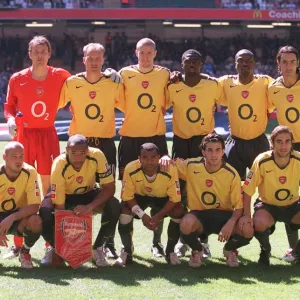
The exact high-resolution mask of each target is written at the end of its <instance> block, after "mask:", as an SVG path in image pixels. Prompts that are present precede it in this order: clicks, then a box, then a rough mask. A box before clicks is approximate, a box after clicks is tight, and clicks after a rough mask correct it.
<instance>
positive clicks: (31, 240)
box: [21, 227, 41, 253]
mask: <svg viewBox="0 0 300 300" xmlns="http://www.w3.org/2000/svg"><path fill="white" fill-rule="evenodd" d="M23 236H24V245H23V247H22V249H21V251H22V252H28V253H29V250H30V248H31V247H32V246H33V245H34V244H35V243H36V241H37V240H38V239H39V238H40V236H41V233H40V232H32V231H31V230H28V229H27V228H26V227H25V228H24V232H23Z"/></svg>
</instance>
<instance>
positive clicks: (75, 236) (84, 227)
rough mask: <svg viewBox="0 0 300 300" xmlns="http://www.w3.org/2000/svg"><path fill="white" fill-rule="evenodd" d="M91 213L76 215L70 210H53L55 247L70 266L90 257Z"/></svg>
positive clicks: (80, 263) (81, 262) (79, 263)
mask: <svg viewBox="0 0 300 300" xmlns="http://www.w3.org/2000/svg"><path fill="white" fill-rule="evenodd" d="M92 223H93V222H92V214H86V215H83V216H76V215H74V213H73V212H72V211H56V212H55V249H56V252H57V254H58V255H59V256H61V257H62V258H63V259H65V260H66V261H67V262H68V263H69V264H70V265H71V267H72V268H77V267H79V266H80V265H82V264H83V263H85V262H86V261H88V260H90V259H91V258H92Z"/></svg>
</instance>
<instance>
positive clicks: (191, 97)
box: [189, 94, 196, 102]
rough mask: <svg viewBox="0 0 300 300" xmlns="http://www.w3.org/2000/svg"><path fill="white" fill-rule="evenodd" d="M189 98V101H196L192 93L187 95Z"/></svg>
mask: <svg viewBox="0 0 300 300" xmlns="http://www.w3.org/2000/svg"><path fill="white" fill-rule="evenodd" d="M189 99H190V101H191V102H195V101H196V95H194V94H192V95H190V96H189Z"/></svg>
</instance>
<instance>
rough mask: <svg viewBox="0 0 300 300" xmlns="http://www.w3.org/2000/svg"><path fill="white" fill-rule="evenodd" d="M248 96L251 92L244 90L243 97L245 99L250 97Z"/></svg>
mask: <svg viewBox="0 0 300 300" xmlns="http://www.w3.org/2000/svg"><path fill="white" fill-rule="evenodd" d="M248 96H249V92H248V91H242V97H243V98H244V99H246V98H248Z"/></svg>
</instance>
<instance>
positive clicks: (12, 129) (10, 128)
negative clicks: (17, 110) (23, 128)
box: [7, 117, 17, 138]
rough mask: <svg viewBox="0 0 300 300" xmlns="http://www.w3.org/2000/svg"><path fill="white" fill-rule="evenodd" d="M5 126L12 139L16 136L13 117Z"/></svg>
mask: <svg viewBox="0 0 300 300" xmlns="http://www.w3.org/2000/svg"><path fill="white" fill-rule="evenodd" d="M7 126H8V133H9V135H10V136H11V137H12V138H14V137H15V136H16V135H17V125H16V121H15V118H14V117H10V118H9V119H8V120H7Z"/></svg>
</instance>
